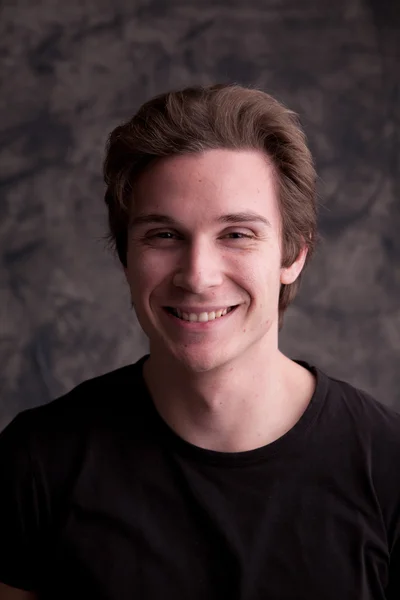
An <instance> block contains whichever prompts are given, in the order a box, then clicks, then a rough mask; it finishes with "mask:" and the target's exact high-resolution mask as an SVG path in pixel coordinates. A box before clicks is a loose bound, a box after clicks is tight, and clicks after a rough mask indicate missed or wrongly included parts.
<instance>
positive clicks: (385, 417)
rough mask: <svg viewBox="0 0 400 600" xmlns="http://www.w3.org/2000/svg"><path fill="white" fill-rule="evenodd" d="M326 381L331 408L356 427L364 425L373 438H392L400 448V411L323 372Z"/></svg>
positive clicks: (359, 428)
mask: <svg viewBox="0 0 400 600" xmlns="http://www.w3.org/2000/svg"><path fill="white" fill-rule="evenodd" d="M323 377H325V378H326V381H327V397H328V399H329V401H330V405H331V409H332V410H335V409H336V410H337V411H338V412H340V415H341V416H342V417H345V416H346V415H347V417H348V420H349V421H351V422H352V423H353V424H354V426H356V427H357V429H358V430H360V431H361V430H362V428H364V431H365V432H369V433H370V434H371V435H373V436H374V437H376V436H378V437H379V436H382V435H383V436H384V437H385V438H387V437H389V440H390V439H391V438H393V437H394V440H396V442H397V443H398V444H399V448H400V411H399V410H397V409H395V408H394V407H392V406H389V405H387V404H384V403H383V402H382V401H381V400H380V399H378V398H375V397H373V396H372V395H371V394H369V393H368V392H366V391H364V390H362V389H360V388H358V387H356V386H354V385H351V384H350V383H348V382H346V381H342V380H340V379H336V378H334V377H330V376H327V375H323Z"/></svg>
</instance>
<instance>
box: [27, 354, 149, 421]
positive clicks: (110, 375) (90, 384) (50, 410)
mask: <svg viewBox="0 0 400 600" xmlns="http://www.w3.org/2000/svg"><path fill="white" fill-rule="evenodd" d="M143 360H144V358H142V359H140V360H139V361H137V362H136V363H134V364H130V365H126V366H123V367H120V368H118V369H115V370H113V371H109V372H107V373H105V374H102V375H99V376H97V377H93V378H91V379H86V380H84V381H82V382H81V383H79V384H78V385H76V386H75V387H73V388H72V389H71V390H69V391H68V392H66V393H65V394H63V395H62V396H59V397H58V398H55V399H54V400H52V401H51V402H48V403H47V404H43V405H40V406H37V407H35V408H30V409H26V410H24V411H22V412H21V413H19V414H18V415H17V417H16V419H15V420H16V421H18V423H20V424H21V425H20V426H21V427H22V426H24V427H26V428H29V427H30V426H31V427H40V428H45V427H46V426H47V425H49V426H51V427H55V426H57V424H62V426H63V427H64V428H65V427H66V426H67V425H68V424H69V423H70V422H71V423H72V424H73V425H74V427H75V428H76V427H79V425H80V424H83V423H85V422H87V421H88V420H89V421H92V422H95V421H97V420H99V419H102V418H104V417H106V416H107V415H112V414H113V413H115V412H116V411H117V409H118V408H119V409H123V407H127V408H128V407H129V408H133V407H135V406H138V403H137V402H135V401H137V400H138V399H139V398H142V397H143V395H144V384H143V380H142V371H141V365H142V362H143Z"/></svg>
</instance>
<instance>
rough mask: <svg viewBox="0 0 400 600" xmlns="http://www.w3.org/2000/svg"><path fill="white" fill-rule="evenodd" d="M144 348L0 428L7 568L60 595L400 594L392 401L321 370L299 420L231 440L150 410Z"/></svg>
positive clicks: (330, 597)
mask: <svg viewBox="0 0 400 600" xmlns="http://www.w3.org/2000/svg"><path fill="white" fill-rule="evenodd" d="M144 360H145V357H144V358H143V359H141V360H140V361H138V363H136V364H135V365H130V366H127V367H123V368H121V369H118V370H116V371H113V372H111V373H108V374H106V375H103V376H101V377H97V378H95V379H91V380H88V381H86V382H84V383H82V384H81V385H79V386H77V387H76V388H74V389H73V390H72V391H71V392H69V393H68V394H66V395H65V396H63V397H61V398H59V399H57V400H55V401H53V402H51V403H49V404H48V405H45V406H41V407H38V408H35V409H31V410H28V411H25V412H23V413H21V414H20V415H18V416H17V417H16V418H15V419H14V420H13V421H12V422H11V423H10V425H9V426H8V427H7V428H6V429H5V430H4V431H3V433H2V434H1V435H0V581H2V582H4V583H6V584H8V585H11V586H14V587H18V588H22V589H26V590H33V591H36V592H37V593H38V595H39V597H40V598H45V599H52V600H64V599H68V600H71V598H73V599H74V600H75V599H80V598H85V600H87V599H88V598H90V599H98V600H111V599H112V600H114V599H115V600H128V599H129V600H132V599H135V598H136V599H138V600H145V599H150V600H158V599H160V600H161V599H162V600H168V599H174V600H176V599H178V598H179V599H181V598H182V599H183V598H187V599H191V600H214V599H215V600H221V599H224V598H229V599H230V600H261V599H262V600H265V599H268V600H289V599H290V600H381V599H384V598H386V599H390V600H394V599H396V600H399V598H400V550H399V548H400V415H398V414H397V413H395V412H394V411H392V410H391V409H389V408H387V407H385V406H383V405H380V404H379V403H378V402H376V401H375V400H374V399H372V398H371V397H370V396H368V395H367V394H365V393H363V392H360V391H359V390H357V389H355V388H353V387H352V386H350V385H348V384H346V383H343V382H340V381H337V380H334V379H332V378H329V377H328V376H327V375H325V374H324V373H322V372H321V371H320V370H318V369H316V368H314V367H310V366H309V365H306V363H301V364H303V365H304V366H306V367H307V368H309V369H310V370H312V372H313V373H314V374H315V375H316V377H317V387H316V390H315V393H314V396H313V398H312V401H311V403H310V404H309V406H308V408H307V410H306V411H305V413H304V414H303V416H302V417H301V418H300V420H299V421H298V422H297V424H296V425H295V426H294V427H293V428H292V429H291V430H290V431H289V432H288V433H286V434H285V435H283V436H282V437H281V438H279V439H278V440H276V441H275V442H273V443H271V444H269V445H267V446H264V447H262V448H259V449H256V450H251V451H248V452H240V453H221V452H215V451H210V450H204V449H201V448H198V447H196V446H193V445H191V444H189V443H188V442H186V441H184V440H182V439H181V438H180V437H179V436H177V435H176V434H175V433H174V432H173V431H172V430H171V429H170V428H169V427H168V426H167V425H166V423H165V422H164V421H163V420H162V419H161V417H160V416H159V415H158V413H157V411H156V409H155V407H154V405H153V403H152V400H151V398H150V396H149V394H148V392H147V390H146V387H145V384H144V381H143V378H142V366H143V362H144Z"/></svg>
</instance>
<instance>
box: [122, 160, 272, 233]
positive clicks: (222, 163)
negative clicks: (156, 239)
mask: <svg viewBox="0 0 400 600" xmlns="http://www.w3.org/2000/svg"><path fill="white" fill-rule="evenodd" d="M244 210H253V211H257V212H259V213H260V214H262V215H263V216H265V217H267V218H268V219H269V220H272V221H273V220H275V219H279V211H278V205H277V195H276V186H275V178H274V171H273V168H272V166H271V165H270V164H269V163H268V160H267V159H266V157H265V156H264V155H262V154H261V153H260V152H257V151H250V150H240V151H237V150H222V149H218V150H207V151H206V152H202V153H199V154H189V155H179V156H173V157H167V158H163V159H160V160H158V161H156V162H155V163H153V164H152V165H151V166H150V167H148V169H147V170H146V171H145V172H144V173H142V174H141V175H140V177H139V178H138V180H137V182H136V183H135V186H134V205H133V207H132V212H133V213H134V214H135V213H136V214H137V213H138V212H140V213H143V212H148V211H151V212H154V211H160V212H163V213H165V214H168V215H171V216H177V215H179V216H181V217H182V218H184V217H185V216H187V217H188V216H190V215H191V216H194V214H195V213H196V214H197V213H202V214H203V217H205V216H206V215H207V216H209V217H210V218H211V217H218V216H219V215H220V214H221V213H227V212H232V211H244Z"/></svg>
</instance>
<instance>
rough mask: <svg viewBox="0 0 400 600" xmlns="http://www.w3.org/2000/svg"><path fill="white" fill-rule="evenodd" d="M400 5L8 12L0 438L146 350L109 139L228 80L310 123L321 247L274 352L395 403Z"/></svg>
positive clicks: (217, 4)
mask: <svg viewBox="0 0 400 600" xmlns="http://www.w3.org/2000/svg"><path fill="white" fill-rule="evenodd" d="M399 38H400V3H399V2H398V1H397V2H395V1H393V2H389V1H387V0H376V1H374V2H372V1H367V0H335V2H331V0H248V1H247V2H245V1H244V0H241V1H240V0H233V1H228V0H216V1H213V2H212V1H211V0H203V1H201V0H197V1H193V0H168V2H166V1H165V0H139V1H135V0H130V1H128V0H125V1H122V0H119V1H114V3H113V4H112V3H111V2H109V1H108V0H107V1H105V0H98V1H95V0H80V1H78V0H70V1H69V2H64V0H54V1H50V0H48V1H47V2H34V1H30V2H29V1H28V0H26V1H25V2H19V1H17V0H15V1H14V2H10V1H9V2H8V3H7V2H5V3H4V2H3V5H2V8H1V31H0V48H1V54H0V57H1V59H0V60H1V71H0V76H1V80H2V81H1V97H0V117H1V118H0V127H1V131H0V136H1V156H0V169H1V197H0V198H1V202H0V256H1V260H0V269H1V275H0V286H1V287H0V293H1V305H0V326H1V331H0V333H1V336H0V337H1V345H0V364H1V383H0V386H1V396H0V429H1V428H2V427H3V426H4V425H5V424H6V423H7V422H8V421H9V420H10V419H11V418H12V417H13V416H14V415H15V414H16V413H17V412H18V411H19V410H21V409H23V408H26V407H29V406H34V405H37V404H41V403H45V402H48V401H49V400H51V399H52V398H54V397H56V396H58V395H60V394H62V393H63V392H65V391H67V390H69V389H70V388H71V387H73V386H74V385H76V384H77V383H78V382H80V381H82V380H83V379H86V378H88V377H91V376H94V375H96V374H100V373H104V372H106V371H109V370H111V369H113V368H116V367H118V366H120V365H123V364H127V363H129V362H132V361H134V360H136V359H137V358H138V357H139V356H141V355H142V354H143V353H144V352H145V351H146V349H147V344H146V340H145V338H144V336H143V334H142V333H141V332H140V330H139V328H138V325H137V324H136V321H135V318H134V316H133V314H132V313H131V311H130V307H129V294H128V290H127V287H126V285H125V283H124V279H123V275H122V272H121V270H120V268H119V266H118V263H117V261H116V260H115V259H114V258H113V257H112V256H111V255H110V253H108V252H107V250H106V249H105V244H104V242H103V240H102V236H103V235H104V232H105V209H104V206H103V199H102V195H103V191H104V190H103V184H102V180H101V163H102V159H103V153H104V143H105V140H106V136H107V134H108V133H109V131H110V130H111V129H112V128H113V127H114V126H116V125H117V124H118V123H119V122H121V121H122V120H124V119H126V118H127V117H129V116H131V115H132V113H133V112H134V111H135V110H136V109H137V108H138V106H139V105H140V104H141V103H142V102H143V101H144V100H146V99H148V98H149V97H150V96H152V95H154V94H156V93H158V92H161V91H165V90H167V89H169V88H171V87H178V86H183V85H187V84H191V83H210V82H215V81H236V82H239V83H245V84H252V85H256V86H259V87H261V88H262V89H264V90H266V91H269V92H271V93H273V94H275V95H277V97H279V98H280V99H281V100H283V101H284V102H286V103H287V104H288V105H289V106H291V107H292V108H294V109H295V110H297V111H298V112H299V113H300V114H301V117H302V121H303V124H304V126H305V128H306V131H307V134H308V137H309V141H310V145H311V148H312V150H313V152H314V154H315V156H316V161H317V167H318V171H319V175H320V177H321V182H320V196H321V202H322V209H321V217H320V223H321V232H322V234H323V236H324V241H323V244H322V245H321V246H320V249H319V252H318V254H317V256H316V258H315V260H314V262H313V264H312V265H311V267H310V269H309V270H308V272H307V274H306V277H305V279H304V283H303V286H302V291H301V294H300V296H299V298H298V300H297V301H296V304H295V305H294V306H293V308H291V309H290V311H289V313H288V315H287V318H286V324H285V327H284V330H283V333H282V339H281V347H282V349H283V350H284V351H285V352H287V353H288V354H289V355H290V356H292V357H298V358H304V359H307V360H309V361H311V362H312V363H314V364H317V365H319V366H320V367H321V368H323V369H324V370H326V371H327V372H328V373H330V374H332V375H334V376H337V377H340V378H344V379H347V380H348V381H350V382H351V383H353V384H355V385H358V386H360V387H362V388H364V389H366V390H368V391H369V392H371V393H372V394H373V395H374V396H375V397H377V398H378V399H379V400H380V401H381V402H383V403H384V404H388V405H392V406H395V407H396V408H400V266H399V260H400V235H399V232H400V199H399V191H400V188H399V176H398V171H399V166H400V165H399V162H400V158H399V154H400V141H399V125H400V123H399V121H400V106H399V105H400V99H399V72H400V66H399V65H400V52H399Z"/></svg>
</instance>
